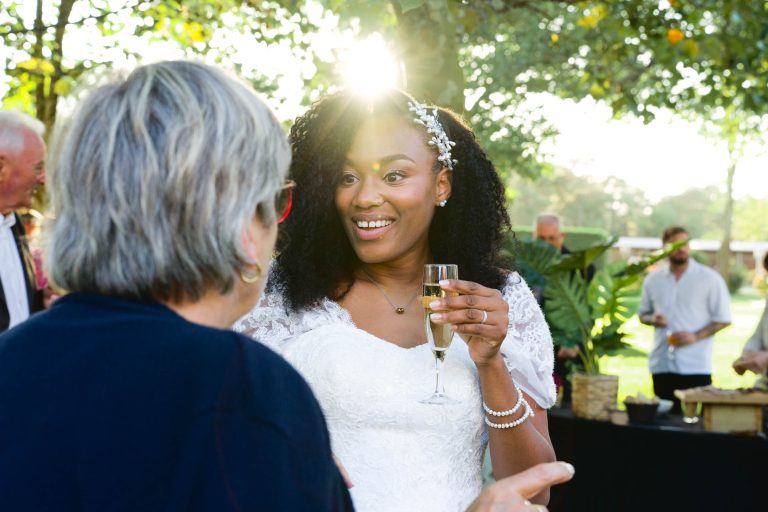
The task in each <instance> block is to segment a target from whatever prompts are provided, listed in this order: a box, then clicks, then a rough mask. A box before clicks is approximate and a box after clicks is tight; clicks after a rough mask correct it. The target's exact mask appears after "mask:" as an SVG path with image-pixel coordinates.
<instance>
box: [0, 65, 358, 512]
mask: <svg viewBox="0 0 768 512" xmlns="http://www.w3.org/2000/svg"><path fill="white" fill-rule="evenodd" d="M57 138H58V139H60V140H59V143H58V144H57V145H56V148H57V149H56V150H55V151H54V154H55V158H54V165H53V166H52V167H51V176H50V181H49V192H50V198H51V206H52V210H53V211H52V214H53V215H52V218H53V220H52V221H51V225H50V226H49V229H50V241H49V245H48V247H47V253H46V254H47V256H48V257H47V258H46V261H47V262H48V263H47V270H48V272H47V274H48V276H49V277H50V279H51V280H52V281H53V282H54V283H55V284H56V285H57V286H58V287H60V288H62V289H63V290H66V291H68V292H70V293H68V294H67V295H65V296H64V297H62V298H61V299H59V300H58V301H56V302H55V303H54V304H53V305H52V306H51V308H50V309H48V310H46V311H44V312H42V313H39V314H37V315H35V316H34V317H33V318H30V319H29V320H27V321H26V322H23V323H21V324H19V325H17V326H15V327H14V328H12V329H10V330H9V331H7V332H5V333H3V334H2V335H0V411H2V421H0V510H8V511H10V510H19V511H21V510H24V511H32V512H37V511H44V510H45V511H47V510H56V511H60V512H68V511H78V512H88V511H94V512H95V511H99V512H101V511H107V510H108V511H139V510H141V511H159V510H163V511H212V510H243V511H246V510H297V511H298V510H313V511H345V510H352V505H351V501H350V497H349V493H348V491H347V489H346V486H345V485H344V482H343V480H342V477H341V475H340V473H339V471H338V469H337V467H336V465H335V464H334V461H333V458H332V455H331V450H330V440H329V437H328V433H327V430H326V427H325V421H324V418H323V416H322V413H321V410H320V407H319V406H318V403H317V401H316V400H315V399H314V397H313V395H312V393H311V391H310V389H309V387H308V386H307V384H306V383H305V382H304V380H303V379H302V378H301V377H300V376H299V375H298V374H297V373H296V371H295V370H293V369H292V368H291V367H290V365H288V364H287V363H286V362H285V361H284V360H283V359H282V358H280V357H279V356H278V355H276V354H275V353H274V352H272V351H271V350H269V349H267V348H265V347H263V346H262V345H260V344H258V343H254V342H253V340H252V339H250V338H247V337H245V336H242V335H240V334H237V333H234V332H232V331H230V330H228V327H229V326H230V325H231V324H232V323H233V322H234V321H235V320H236V319H237V318H238V317H240V316H242V315H243V314H245V313H246V312H247V311H248V310H250V308H251V307H253V306H254V305H255V304H256V302H257V300H258V298H259V296H260V295H261V293H262V290H263V288H264V283H265V282H266V272H262V269H266V268H267V265H268V264H269V260H270V258H271V255H272V250H273V247H274V243H275V240H276V237H277V220H278V219H280V218H283V217H284V216H285V214H286V213H287V212H286V210H285V205H287V204H289V203H287V202H286V201H285V200H283V198H284V194H285V193H287V192H288V191H289V190H290V185H291V184H290V183H286V182H285V176H286V173H287V170H288V166H289V162H290V149H289V147H288V143H287V140H286V137H285V135H284V133H283V131H282V128H281V125H280V123H279V122H278V121H277V120H276V119H275V118H274V116H273V115H272V113H271V112H270V110H269V109H268V108H267V106H266V105H265V104H264V103H263V102H262V101H261V100H260V99H258V98H257V97H256V95H255V94H254V93H253V91H252V90H251V89H250V88H249V87H248V86H247V85H245V84H243V83H241V82H239V81H237V80H235V79H233V78H230V77H228V76H227V75H225V74H224V73H222V72H220V71H218V70H216V69H215V68H213V67H209V66H206V65H202V64H195V63H191V62H182V61H177V62H162V63H158V64H152V65H149V66H143V67H139V68H137V69H136V70H135V71H134V72H133V73H131V74H130V75H129V76H128V77H127V78H125V79H122V80H118V81H116V82H114V83H111V84H108V85H104V86H102V87H99V88H97V89H96V90H94V91H93V92H92V93H91V94H90V95H89V96H88V97H87V98H86V99H84V100H83V101H82V102H81V103H80V105H79V106H78V109H77V112H76V113H75V115H74V117H73V119H72V120H71V122H70V123H69V126H67V127H66V128H65V129H62V130H61V131H60V132H59V133H58V134H57ZM32 182H33V180H30V183H32ZM30 187H31V185H30ZM222 219H224V220H226V222H223V221H222Z"/></svg>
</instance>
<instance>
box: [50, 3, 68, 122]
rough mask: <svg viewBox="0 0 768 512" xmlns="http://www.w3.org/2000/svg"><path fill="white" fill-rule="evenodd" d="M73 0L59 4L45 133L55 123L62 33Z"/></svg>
mask: <svg viewBox="0 0 768 512" xmlns="http://www.w3.org/2000/svg"><path fill="white" fill-rule="evenodd" d="M74 4H75V0H61V4H59V19H58V21H57V23H56V33H55V37H54V41H53V48H51V54H52V55H51V60H52V61H53V69H54V72H53V76H52V77H51V84H50V90H49V91H48V98H47V101H46V112H45V119H44V120H43V122H44V123H45V128H46V133H51V132H52V131H53V126H54V125H55V124H56V110H57V108H56V107H57V106H58V103H59V95H58V93H57V92H56V83H57V82H58V81H59V80H61V78H62V77H63V76H64V72H63V70H62V68H61V61H62V59H63V57H64V44H63V43H64V33H65V32H66V28H67V24H68V23H69V15H70V14H71V13H72V6H73V5H74Z"/></svg>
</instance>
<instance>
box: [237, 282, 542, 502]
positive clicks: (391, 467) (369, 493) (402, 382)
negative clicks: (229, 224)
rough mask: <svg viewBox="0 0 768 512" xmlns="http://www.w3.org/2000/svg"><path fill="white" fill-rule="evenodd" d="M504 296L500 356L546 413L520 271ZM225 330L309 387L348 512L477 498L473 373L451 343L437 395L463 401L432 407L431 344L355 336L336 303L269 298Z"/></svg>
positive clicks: (536, 320)
mask: <svg viewBox="0 0 768 512" xmlns="http://www.w3.org/2000/svg"><path fill="white" fill-rule="evenodd" d="M503 293H504V298H505V300H506V301H507V303H508V304H509V332H508V334H507V337H506V339H505V340H504V343H503V344H502V349H501V351H502V353H503V355H504V357H505V360H506V362H507V366H508V368H509V370H510V372H511V374H512V376H513V378H514V380H515V382H516V383H517V384H518V386H520V388H521V389H523V391H525V392H527V393H528V394H529V395H531V397H533V398H534V400H536V402H537V403H538V404H539V405H540V406H542V407H545V408H549V407H551V406H552V405H553V404H554V402H555V387H554V383H553V380H552V365H553V348H552V338H551V336H550V334H549V329H548V327H547V324H546V323H545V321H544V318H543V316H542V313H541V310H540V309H539V306H538V304H537V303H536V300H535V299H534V297H533V295H532V294H531V292H530V290H529V289H528V286H527V285H526V284H525V282H524V281H523V280H522V278H520V277H519V276H518V275H517V274H512V275H510V277H509V278H508V280H507V283H506V286H505V288H504V292H503ZM234 328H235V330H238V331H241V332H245V333H247V334H249V335H251V336H253V337H254V338H255V339H257V340H258V341H260V342H262V343H264V344H265V345H267V346H268V347H270V348H272V349H273V350H275V351H276V352H278V353H280V354H282V355H283V357H285V359H287V360H288V361H289V362H290V363H291V364H292V365H293V366H294V367H295V368H296V369H297V370H298V371H299V373H301V374H302V375H303V376H304V378H305V379H306V380H307V381H308V382H309V384H310V386H311V388H312V390H313V391H314V393H315V396H316V397H317V399H318V401H319V402H320V405H321V407H322V409H323V412H324V413H325V417H326V420H327V422H328V428H329V430H330V433H331V444H332V447H333V452H334V454H335V455H336V456H337V457H338V459H339V460H340V461H341V463H342V464H343V465H344V467H346V469H347V471H348V472H349V475H350V478H351V479H352V482H353V483H354V487H353V488H352V489H351V494H352V498H353V500H354V503H355V509H356V510H358V511H359V512H372V511H376V512H385V511H392V512H404V511H419V512H427V511H436V512H437V511H439V512H445V511H458V510H464V509H465V508H466V507H467V505H469V503H470V502H471V501H472V500H473V499H474V498H475V497H476V496H477V495H478V494H479V492H480V488H481V474H480V471H481V464H482V458H483V453H484V450H485V445H486V442H487V433H486V432H485V429H486V427H485V425H484V422H483V411H482V406H481V396H480V385H479V382H478V378H477V369H476V367H475V365H474V363H473V362H472V360H471V359H470V357H469V353H468V350H467V346H466V344H465V343H464V342H463V340H462V339H461V338H460V337H458V336H456V337H455V339H454V340H453V343H452V344H451V348H450V350H448V353H447V356H446V358H445V370H444V380H445V389H446V393H448V394H449V395H450V396H452V397H453V398H455V399H458V400H459V401H460V403H459V404H457V405H450V406H436V405H425V404H421V403H419V400H421V399H423V398H426V397H427V396H429V395H430V394H431V392H432V390H433V389H434V375H435V373H434V365H435V363H434V356H433V355H432V352H431V351H430V349H429V347H428V346H427V345H426V344H425V345H419V346H417V347H414V348H410V349H404V348H401V347H398V346H397V345H394V344H392V343H389V342H387V341H384V340H382V339H380V338H377V337H375V336H373V335H371V334H369V333H367V332H365V331H363V330H361V329H358V328H357V327H355V325H354V323H353V322H352V319H351V317H350V315H349V313H348V312H347V310H345V309H344V308H342V307H341V306H340V305H339V304H337V303H335V302H333V301H330V300H327V299H326V300H324V301H323V302H322V303H321V304H320V306H319V307H316V308H313V309H309V310H303V311H301V312H298V313H294V314H290V315H288V314H287V313H286V311H285V308H284V307H283V302H282V298H281V296H280V294H277V293H272V294H268V295H267V296H265V297H264V298H263V299H262V301H261V304H260V305H259V306H257V307H256V308H254V309H253V310H252V311H251V312H250V313H249V314H248V315H246V316H245V317H243V318H242V319H240V320H239V321H238V322H237V324H235V327H234Z"/></svg>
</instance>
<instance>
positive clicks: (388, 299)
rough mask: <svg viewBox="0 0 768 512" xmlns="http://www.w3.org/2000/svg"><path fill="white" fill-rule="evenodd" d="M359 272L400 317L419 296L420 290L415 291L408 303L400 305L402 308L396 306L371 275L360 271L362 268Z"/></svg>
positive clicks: (362, 270)
mask: <svg viewBox="0 0 768 512" xmlns="http://www.w3.org/2000/svg"><path fill="white" fill-rule="evenodd" d="M360 271H361V272H362V273H363V274H365V277H366V279H368V280H369V281H370V282H371V284H373V286H375V287H376V289H377V290H379V292H381V294H382V295H383V296H384V298H385V299H386V300H387V302H389V305H390V306H392V309H394V310H395V313H397V314H398V315H402V314H405V310H406V309H407V308H408V306H410V305H411V302H413V299H415V298H416V297H418V296H419V291H421V290H416V293H414V294H413V297H411V300H409V301H408V302H406V303H405V304H404V305H402V306H398V305H396V304H395V303H394V302H392V301H391V300H390V298H389V295H387V292H385V291H384V288H382V287H381V285H380V284H379V283H377V282H376V281H375V280H374V279H373V278H372V277H371V275H370V274H369V273H368V272H366V271H365V270H364V269H362V268H361V269H360Z"/></svg>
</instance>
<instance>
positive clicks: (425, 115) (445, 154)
mask: <svg viewBox="0 0 768 512" xmlns="http://www.w3.org/2000/svg"><path fill="white" fill-rule="evenodd" d="M408 110H410V111H411V112H413V113H414V114H416V117H414V118H413V121H414V122H416V123H419V124H420V125H422V126H424V127H425V128H426V129H427V133H429V134H430V135H432V138H431V139H429V141H427V144H429V145H430V146H435V147H436V148H437V152H438V155H437V159H438V160H439V161H441V162H442V163H443V165H444V166H446V167H447V168H448V169H450V170H453V166H454V165H456V164H457V163H459V161H458V160H454V159H452V158H451V148H452V147H453V146H455V145H456V143H455V142H453V141H452V140H450V139H449V138H448V135H446V133H445V130H444V129H443V125H441V124H440V121H439V120H438V117H437V108H433V109H432V112H431V113H430V112H429V110H427V107H426V106H425V105H423V104H421V103H418V102H416V101H409V102H408Z"/></svg>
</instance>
